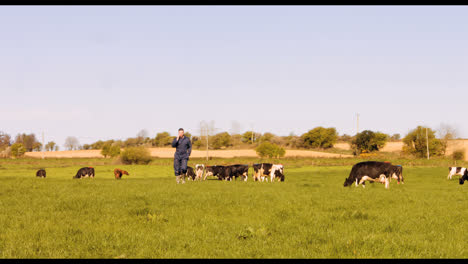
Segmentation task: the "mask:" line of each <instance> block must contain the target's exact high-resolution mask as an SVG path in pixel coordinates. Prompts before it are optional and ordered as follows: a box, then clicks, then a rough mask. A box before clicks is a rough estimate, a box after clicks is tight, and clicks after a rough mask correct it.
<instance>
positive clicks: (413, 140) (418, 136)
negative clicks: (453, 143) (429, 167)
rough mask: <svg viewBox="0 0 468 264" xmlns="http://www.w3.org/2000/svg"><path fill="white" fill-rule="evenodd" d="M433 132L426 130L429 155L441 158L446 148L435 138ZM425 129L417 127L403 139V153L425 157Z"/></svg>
mask: <svg viewBox="0 0 468 264" xmlns="http://www.w3.org/2000/svg"><path fill="white" fill-rule="evenodd" d="M435 133H436V132H435V131H434V130H432V129H430V128H427V138H428V141H429V155H430V156H442V155H443V154H444V153H445V148H446V146H445V145H444V144H443V142H442V141H441V140H440V139H437V138H436V136H435ZM426 141H427V140H426V127H423V126H418V127H417V128H415V129H413V130H412V131H410V132H409V133H408V134H407V135H406V136H405V137H404V138H403V143H404V144H405V145H404V147H403V151H404V152H405V153H409V154H413V155H416V156H418V157H426V156H427V143H426Z"/></svg>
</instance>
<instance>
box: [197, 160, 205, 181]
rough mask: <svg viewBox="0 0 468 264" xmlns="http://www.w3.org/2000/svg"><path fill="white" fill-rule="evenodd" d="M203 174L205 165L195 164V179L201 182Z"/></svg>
mask: <svg viewBox="0 0 468 264" xmlns="http://www.w3.org/2000/svg"><path fill="white" fill-rule="evenodd" d="M204 172H205V165H203V164H197V165H195V173H196V174H197V176H196V177H195V179H197V180H200V181H201V180H202V178H203V173H204Z"/></svg>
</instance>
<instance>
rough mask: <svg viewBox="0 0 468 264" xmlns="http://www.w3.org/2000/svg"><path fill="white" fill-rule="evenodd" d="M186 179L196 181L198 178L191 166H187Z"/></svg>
mask: <svg viewBox="0 0 468 264" xmlns="http://www.w3.org/2000/svg"><path fill="white" fill-rule="evenodd" d="M185 177H188V179H189V180H193V181H194V180H195V178H196V177H197V175H196V174H195V172H194V171H193V168H192V167H190V166H187V172H186V173H185Z"/></svg>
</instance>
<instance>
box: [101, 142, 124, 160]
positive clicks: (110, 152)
mask: <svg viewBox="0 0 468 264" xmlns="http://www.w3.org/2000/svg"><path fill="white" fill-rule="evenodd" d="M101 154H102V155H103V156H104V158H107V157H111V158H113V157H117V156H118V155H119V154H120V146H118V145H117V144H112V145H111V144H106V145H104V146H103V147H102V150H101Z"/></svg>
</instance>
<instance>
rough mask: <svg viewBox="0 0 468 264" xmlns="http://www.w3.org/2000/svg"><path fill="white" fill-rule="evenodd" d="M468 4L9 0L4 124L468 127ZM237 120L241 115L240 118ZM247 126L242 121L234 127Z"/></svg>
mask: <svg viewBox="0 0 468 264" xmlns="http://www.w3.org/2000/svg"><path fill="white" fill-rule="evenodd" d="M466 14H468V6H1V7H0V36H1V41H0V131H3V132H6V133H8V134H10V135H11V136H12V137H14V136H15V135H16V134H18V133H35V134H36V136H38V137H39V138H40V136H41V134H42V132H44V135H45V142H48V141H55V142H56V143H57V144H58V145H59V146H60V147H61V148H62V149H63V144H64V142H65V138H66V137H67V136H74V137H77V138H78V140H79V141H80V143H81V144H89V143H92V142H95V141H97V140H99V139H103V140H107V139H126V138H128V137H135V136H136V134H137V133H138V132H139V131H141V130H142V129H145V130H147V131H148V133H149V136H151V137H154V136H155V135H156V133H158V132H162V131H169V132H170V133H171V134H172V135H176V133H177V129H178V128H179V127H183V128H184V129H185V130H186V131H189V132H191V133H192V134H193V135H196V134H199V123H200V121H202V120H205V121H211V120H213V121H214V122H215V126H216V128H217V129H218V132H221V131H228V132H235V130H240V132H244V131H247V130H251V129H253V130H254V131H256V132H260V133H264V132H272V133H274V134H277V135H289V134H290V133H294V134H295V135H301V134H302V133H305V132H307V131H308V130H310V129H312V128H314V127H317V126H324V127H335V128H336V129H337V131H338V132H339V134H340V135H341V134H348V135H354V134H355V133H356V129H357V120H356V114H357V113H359V130H360V131H362V130H366V129H369V130H373V131H380V132H384V133H388V134H394V133H400V134H401V135H402V136H404V135H405V134H406V133H408V132H409V131H410V130H411V129H413V128H415V127H416V126H418V125H424V126H429V127H431V128H433V129H437V128H438V127H439V126H440V125H441V124H442V123H443V124H447V125H450V126H452V127H454V128H455V129H456V130H457V132H458V136H459V137H462V138H468V123H467V122H466V121H465V120H466V118H465V117H466V113H467V108H468V89H467V84H468V67H467V66H468V34H467V33H468V32H467V31H468V16H467V15H466ZM234 123H237V124H238V125H237V126H236V125H233V124H234ZM235 127H237V128H236V129H233V128H235Z"/></svg>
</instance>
